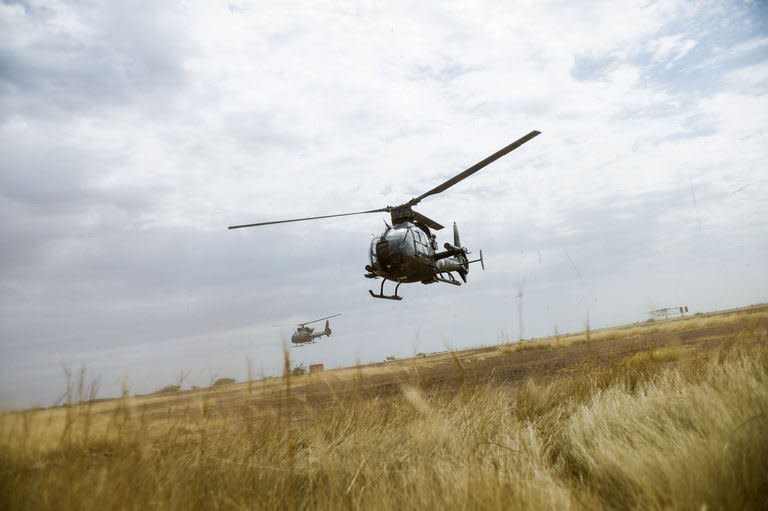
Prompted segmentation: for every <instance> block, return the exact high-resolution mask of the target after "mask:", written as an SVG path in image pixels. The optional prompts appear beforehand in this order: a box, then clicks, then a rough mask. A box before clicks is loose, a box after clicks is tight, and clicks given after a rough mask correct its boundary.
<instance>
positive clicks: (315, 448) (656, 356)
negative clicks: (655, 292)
mask: <svg viewBox="0 0 768 511" xmlns="http://www.w3.org/2000/svg"><path fill="white" fill-rule="evenodd" d="M569 369H570V370H569V371H567V372H565V373H562V374H558V375H553V376H548V377H546V378H539V379H536V378H529V379H527V380H526V381H524V382H523V383H521V384H515V385H509V384H505V383H504V382H500V381H497V380H494V379H493V377H491V376H489V377H488V378H486V379H485V380H484V381H483V380H482V379H480V380H477V379H474V380H471V381H470V380H467V381H464V380H462V379H459V378H457V380H456V381H455V382H453V383H452V384H440V385H430V386H427V385H419V384H418V382H416V383H412V384H403V385H401V386H400V387H399V390H398V391H397V392H394V393H392V392H389V393H386V394H384V393H377V392H376V391H375V390H372V389H370V388H366V386H365V385H364V384H363V383H364V382H358V386H357V387H356V390H355V391H354V392H351V393H349V394H347V395H344V396H342V397H337V398H334V399H332V400H330V401H328V402H326V403H324V404H323V405H322V406H311V403H310V404H305V405H304V406H298V405H296V404H295V400H292V399H291V392H292V391H295V389H292V385H294V386H295V384H296V382H295V381H294V382H293V383H292V382H291V379H286V380H285V381H284V382H283V384H284V388H283V392H284V394H285V397H286V399H285V401H284V402H282V403H278V404H275V405H274V406H273V409H271V410H269V412H270V413H264V410H263V409H262V408H263V407H262V406H259V407H257V406H256V405H254V404H253V402H249V400H248V399H247V393H246V394H245V396H246V397H244V398H243V399H242V400H241V402H240V403H239V405H238V406H232V407H229V408H227V409H226V410H216V411H212V410H211V409H209V408H208V407H207V406H206V401H205V399H201V400H200V401H199V403H197V405H196V406H194V407H193V408H189V409H188V410H187V413H173V414H168V416H167V417H165V418H160V417H158V416H157V414H155V415H153V416H152V417H151V418H148V417H149V416H148V415H147V414H145V413H142V412H141V410H140V409H139V408H137V407H134V406H130V405H129V401H128V399H127V398H126V400H124V401H123V402H122V403H123V404H122V405H121V404H120V402H118V405H117V406H115V407H114V409H113V410H112V411H111V412H110V413H109V415H108V418H106V419H105V418H104V417H101V416H97V414H96V412H95V410H96V408H91V405H89V404H82V405H77V406H75V405H72V406H70V407H67V408H66V409H65V411H66V412H67V413H66V420H58V419H57V420H55V421H52V420H51V419H50V417H49V418H48V419H46V418H45V415H44V414H43V413H41V412H33V411H30V412H22V413H17V414H14V416H13V417H12V419H13V420H11V418H9V417H6V418H5V419H6V420H4V421H2V422H0V426H1V427H0V508H2V509H48V508H55V509H265V508H267V509H269V508H280V509H285V508H289V509H293V508H296V509H304V508H313V509H314V508H319V509H349V508H355V509H445V508H449V509H520V508H524V509H670V508H672V509H697V510H698V509H710V510H712V509H768V339H767V338H766V331H765V329H764V328H762V327H761V328H758V329H754V328H753V329H751V330H749V331H746V332H744V333H741V334H739V335H735V336H732V337H730V338H729V339H727V340H726V341H725V342H723V343H722V344H721V345H719V346H718V347H717V348H716V349H712V350H708V351H702V352H697V353H695V354H692V353H691V351H690V350H679V349H678V350H675V349H671V348H666V349H653V350H648V351H643V352H640V353H635V354H633V355H631V356H628V357H625V358H621V359H619V358H617V359H615V360H613V361H611V362H610V363H608V364H605V363H597V362H594V363H589V362H585V363H581V364H579V366H578V367H575V368H569ZM101 415H103V414H101Z"/></svg>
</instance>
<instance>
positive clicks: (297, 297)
mask: <svg viewBox="0 0 768 511" xmlns="http://www.w3.org/2000/svg"><path fill="white" fill-rule="evenodd" d="M354 4H355V3H344V2H313V3H302V2H273V3H272V4H271V5H270V4H269V3H267V2H255V3H252V4H251V3H240V2H212V1H209V0H205V1H199V2H194V1H190V2H183V3H179V4H175V5H173V4H170V3H165V2H154V1H151V2H145V3H143V4H142V3H139V2H112V3H106V4H105V3H102V2H83V3H75V2H56V1H44V2H36V1H31V2H15V1H10V2H3V3H2V4H0V33H2V37H0V148H1V149H2V157H0V245H1V246H2V250H1V251H0V406H4V407H10V406H22V405H32V404H38V405H49V404H51V403H52V402H53V401H54V400H55V399H56V397H57V396H58V395H60V394H61V393H62V392H63V390H64V383H63V382H64V372H63V370H62V367H64V366H70V367H72V368H73V369H77V368H78V367H80V365H81V364H85V365H86V367H87V368H88V372H89V374H90V375H92V376H100V378H101V382H102V392H101V393H102V395H115V394H116V393H118V392H119V389H120V385H121V383H122V382H126V383H127V384H128V385H129V386H130V387H131V389H132V390H133V391H135V392H148V391H152V390H155V389H157V388H159V387H161V386H164V385H166V384H170V383H173V382H174V380H175V379H176V377H177V375H178V374H179V371H180V370H185V371H187V372H188V374H189V376H188V380H187V383H188V384H198V385H199V384H208V383H209V382H210V381H211V380H212V379H214V378H216V377H235V378H238V379H243V378H244V377H245V375H246V363H247V360H251V363H252V365H253V367H254V370H255V372H256V373H263V374H267V375H269V374H279V372H280V368H281V366H282V343H283V342H285V341H286V340H288V339H289V337H290V334H291V332H292V328H293V327H294V326H295V323H297V322H299V321H306V320H309V319H313V318H315V317H320V316H324V315H329V314H334V313H339V312H340V313H343V315H342V316H341V317H339V318H336V319H334V320H333V321H332V324H331V327H332V328H333V330H334V334H333V337H331V338H330V339H328V340H326V339H323V340H322V342H320V343H317V344H315V345H311V346H307V347H302V348H300V349H294V350H292V357H293V359H294V361H295V362H296V363H299V362H301V363H305V364H308V363H314V362H324V363H325V364H326V366H328V367H335V366H341V365H350V364H354V363H355V362H356V361H358V360H359V361H361V362H369V361H376V360H381V359H383V358H384V357H386V356H388V355H395V356H409V355H413V354H414V353H415V352H422V351H423V352H431V351H437V350H444V349H445V348H446V347H447V346H450V347H453V348H464V347H471V346H477V345H480V344H493V343H497V342H499V341H502V340H515V339H517V338H518V336H519V335H520V333H521V330H522V333H523V335H524V336H525V337H532V336H542V335H549V334H551V333H552V332H553V331H554V329H555V328H558V329H559V331H561V332H567V331H576V330H580V329H582V328H583V327H584V324H585V322H586V320H587V318H589V320H590V322H591V324H592V326H593V327H600V326H606V325H615V324H621V323H625V322H633V321H642V320H645V319H646V318H647V317H648V316H647V312H648V311H649V310H650V309H653V308H658V307H666V306H677V305H687V306H688V307H689V308H690V310H691V312H696V311H709V310H715V309H721V308H727V307H734V306H741V305H746V304H751V303H757V302H764V301H768V265H767V264H766V261H768V170H767V169H766V157H767V156H768V95H767V93H768V5H766V3H765V2H737V1H733V2H730V1H722V2H721V1H698V0H697V1H692V2H686V1H663V2H658V3H654V2H649V1H643V2H604V3H599V2H589V3H584V5H585V6H584V5H582V6H578V7H577V6H576V4H581V2H576V3H574V2H570V1H562V2H544V1H530V2H527V1H526V2H500V3H497V2H478V1H473V2H453V3H450V2H415V3H412V2H407V3H397V2H381V3H380V4H379V6H376V5H369V6H366V7H362V6H355V5H354ZM532 129H538V130H540V131H541V132H542V135H540V136H539V137H537V138H536V139H534V140H532V141H531V142H529V143H527V144H526V145H524V146H522V147H521V148H520V149H518V150H516V151H514V152H513V153H511V154H509V155H508V156H506V157H504V158H503V159H501V160H499V161H497V162H496V163H494V164H492V165H490V166H489V167H486V168H485V169H484V170H483V171H482V172H480V173H478V174H476V175H475V176H473V177H472V178H470V179H469V180H467V181H464V182H462V183H460V184H458V185H456V186H455V187H453V188H452V189H450V191H448V192H445V193H443V194H441V195H439V196H435V197H430V198H428V199H426V200H425V201H424V202H422V203H421V204H420V206H419V208H420V209H419V210H420V211H421V212H422V213H424V214H427V215H428V216H430V217H432V218H434V219H436V220H438V221H440V222H441V223H443V224H444V225H451V222H453V221H456V222H457V223H458V225H459V230H460V232H461V236H462V242H463V243H464V244H465V245H467V246H469V247H470V249H471V250H473V251H475V253H477V250H478V249H483V252H484V254H485V259H486V267H487V270H486V271H485V272H482V271H480V268H479V267H477V266H476V265H473V267H472V270H471V272H470V274H469V284H467V285H466V286H461V287H458V288H457V287H453V286H448V285H439V284H436V285H430V286H423V285H420V284H410V285H404V286H401V288H400V294H402V295H403V296H404V297H405V299H404V300H403V301H402V302H390V301H383V300H373V299H371V298H370V297H369V296H368V293H367V290H368V289H369V288H370V287H372V286H376V285H377V283H376V282H373V281H370V280H367V279H365V278H363V273H364V269H363V267H364V265H365V264H367V250H368V245H369V242H370V239H371V236H372V235H373V234H376V233H379V232H380V231H381V230H382V229H383V227H384V220H385V219H387V215H385V214H382V215H366V216H358V217H349V218H343V219H337V220H335V221H334V220H330V221H329V220H324V221H317V222H308V223H299V224H291V225H284V226H273V227H267V228H260V229H244V230H240V231H227V230H226V226H228V225H231V224H237V223H248V222H256V221H263V220H272V219H279V218H285V217H287V218H290V217H296V216H309V215H322V214H329V213H336V212H345V211H355V210H361V209H372V208H379V207H382V206H385V205H388V204H390V205H394V204H398V203H401V202H403V201H405V200H408V199H409V198H411V197H414V196H416V195H419V194H421V193H423V192H424V191H426V190H428V189H430V188H432V187H433V186H435V185H437V184H439V183H440V182H441V181H443V180H444V179H447V178H448V177H450V176H452V175H454V174H456V173H457V172H459V171H461V170H463V169H464V168H466V167H468V166H469V165H471V164H473V163H474V162H476V161H478V160H480V159H482V158H484V157H485V156H487V155H488V154H491V153H492V152H494V151H496V150H497V149H499V148H501V147H503V146H504V145H506V144H508V143H509V142H511V141H512V140H515V139H517V138H518V137H520V136H522V135H524V134H526V133H528V132H529V131H530V130H532ZM449 236H450V233H448V230H446V231H442V232H440V233H439V237H438V240H439V242H440V244H442V243H443V242H444V241H446V240H447V239H448V238H449ZM520 293H522V325H521V324H520V318H519V316H518V311H519V310H520V309H521V307H520V306H519V305H520V303H519V300H518V294H520Z"/></svg>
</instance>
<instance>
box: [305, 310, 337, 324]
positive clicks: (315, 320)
mask: <svg viewBox="0 0 768 511" xmlns="http://www.w3.org/2000/svg"><path fill="white" fill-rule="evenodd" d="M336 316H341V313H338V314H334V315H333V316H326V317H324V318H320V319H313V320H312V321H307V322H305V323H299V326H306V325H310V324H312V323H317V322H318V321H322V320H324V319H331V318H335V317H336Z"/></svg>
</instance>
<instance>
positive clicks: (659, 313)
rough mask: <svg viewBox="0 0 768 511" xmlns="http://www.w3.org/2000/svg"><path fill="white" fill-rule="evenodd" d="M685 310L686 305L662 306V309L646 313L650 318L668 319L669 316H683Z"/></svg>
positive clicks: (686, 309) (686, 308)
mask: <svg viewBox="0 0 768 511" xmlns="http://www.w3.org/2000/svg"><path fill="white" fill-rule="evenodd" d="M686 312H688V306H687V305H683V306H678V307H664V308H663V309H656V310H652V311H648V314H649V315H650V316H651V318H654V319H668V318H669V317H670V316H677V315H679V316H685V313H686Z"/></svg>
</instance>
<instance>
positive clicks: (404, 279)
mask: <svg viewBox="0 0 768 511" xmlns="http://www.w3.org/2000/svg"><path fill="white" fill-rule="evenodd" d="M540 133H541V132H539V131H536V130H533V131H531V132H530V133H528V134H527V135H525V136H523V137H521V138H519V139H517V140H515V141H514V142H512V143H511V144H509V145H508V146H506V147H503V148H501V149H499V150H498V151H496V152H495V153H493V154H492V155H490V156H488V157H487V158H485V159H484V160H481V161H479V162H477V163H475V164H474V165H472V166H471V167H469V168H468V169H466V170H464V171H463V172H460V173H459V174H456V175H455V176H453V177H452V178H450V179H448V180H447V181H444V182H443V183H441V184H440V185H438V186H436V187H434V188H432V189H431V190H429V191H427V192H425V193H423V194H421V195H419V196H418V197H414V198H413V199H411V200H409V201H408V202H405V203H403V204H400V205H399V206H385V207H383V208H379V209H370V210H367V211H355V212H352V213H336V214H332V215H321V216H310V217H304V218H293V219H290V220H272V221H268V222H257V223H252V224H241V225H231V226H229V229H242V228H244V227H261V226H265V225H273V224H285V223H291V222H304V221H307V220H319V219H322V218H336V217H342V216H351V215H366V214H370V213H389V214H390V216H391V219H392V224H391V225H390V224H387V223H386V222H385V224H386V230H385V231H384V232H383V233H382V234H381V235H379V236H377V237H374V238H373V240H371V245H370V249H369V252H368V257H369V261H370V264H367V265H366V266H365V271H366V273H365V274H364V276H365V277H366V278H369V279H377V278H381V279H383V280H382V281H381V288H380V289H379V292H378V293H374V292H373V291H371V290H368V292H369V293H370V294H371V296H372V297H374V298H384V299H387V300H402V297H401V296H399V295H398V294H397V291H398V289H399V288H400V285H401V284H403V283H410V282H421V283H422V284H433V283H435V282H443V283H446V284H452V285H455V286H460V285H461V282H460V281H459V280H458V279H457V278H456V277H455V276H454V273H456V274H458V275H459V277H460V278H461V280H462V281H463V282H465V283H466V282H467V274H468V273H469V265H470V264H472V263H477V262H479V263H480V265H481V267H482V268H483V269H485V262H484V261H483V251H482V250H481V251H480V254H479V257H478V258H477V259H473V260H470V259H469V257H468V255H469V254H470V252H469V250H467V248H466V247H462V246H461V240H460V238H459V230H458V227H456V222H454V223H453V243H445V244H444V245H443V250H440V249H439V248H438V246H437V240H436V237H435V235H434V234H433V233H432V231H439V230H440V229H443V226H442V225H441V224H439V223H438V222H436V221H434V220H432V219H431V218H429V217H427V216H425V215H423V214H421V213H419V212H417V211H414V210H413V207H414V206H416V205H417V204H418V203H419V202H421V201H422V200H423V199H425V198H426V197H429V196H430V195H437V194H438V193H441V192H444V191H445V190H447V189H448V188H450V187H452V186H453V185H455V184H456V183H458V182H460V181H462V180H464V179H466V178H468V177H469V176H471V175H472V174H474V173H475V172H477V171H479V170H480V169H482V168H483V167H485V166H487V165H489V164H491V163H493V162H494V161H496V160H498V159H499V158H501V157H502V156H504V155H506V154H508V153H510V152H512V151H514V150H515V149H517V148H518V147H520V146H521V145H523V144H525V143H526V142H528V141H529V140H531V139H532V138H534V137H536V136H538V135H539V134H540ZM388 280H389V281H391V282H393V283H395V284H396V285H395V291H394V294H392V295H385V294H384V284H385V283H386V282H387V281H388Z"/></svg>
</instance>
